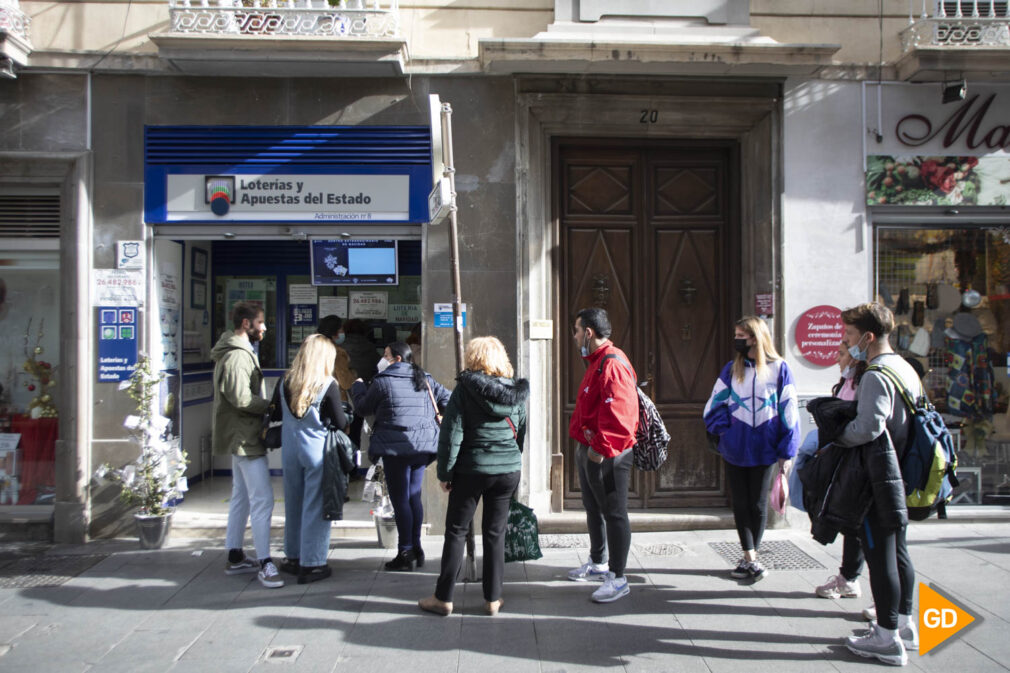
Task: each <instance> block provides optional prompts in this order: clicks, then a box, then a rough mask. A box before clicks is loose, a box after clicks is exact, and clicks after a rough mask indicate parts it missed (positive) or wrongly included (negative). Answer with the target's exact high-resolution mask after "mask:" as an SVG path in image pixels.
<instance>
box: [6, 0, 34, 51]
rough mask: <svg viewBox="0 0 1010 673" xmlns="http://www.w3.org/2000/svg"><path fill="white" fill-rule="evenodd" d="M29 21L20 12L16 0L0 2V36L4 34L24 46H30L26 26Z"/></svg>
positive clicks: (19, 6)
mask: <svg viewBox="0 0 1010 673" xmlns="http://www.w3.org/2000/svg"><path fill="white" fill-rule="evenodd" d="M30 23H31V19H29V18H28V17H27V16H25V14H24V12H22V11H21V5H20V4H19V3H18V0H0V34H2V33H6V34H7V35H10V36H13V37H15V38H17V39H19V40H21V41H22V42H24V43H25V44H31V41H30V40H29V39H28V24H30Z"/></svg>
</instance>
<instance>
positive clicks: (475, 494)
mask: <svg viewBox="0 0 1010 673" xmlns="http://www.w3.org/2000/svg"><path fill="white" fill-rule="evenodd" d="M519 475H520V472H518V471H516V472H508V473H506V474H456V475H454V476H453V480H452V490H451V491H449V507H448V509H447V510H446V512H445V542H444V543H443V544H442V569H441V571H440V572H439V575H438V583H437V584H436V585H435V598H437V599H438V600H440V601H452V594H453V591H454V590H455V588H456V577H457V575H459V569H460V567H461V566H462V564H463V550H464V546H465V544H466V533H467V530H468V529H469V527H470V521H471V520H472V519H473V515H474V512H476V511H477V503H478V502H480V499H481V498H482V497H483V498H484V518H483V520H482V521H481V539H482V540H483V543H484V565H483V568H484V571H483V578H482V581H483V584H484V600H486V601H496V600H498V599H499V598H501V583H502V576H503V575H504V573H505V524H506V523H507V522H508V515H509V502H510V501H511V500H512V494H513V493H515V490H516V487H517V486H518V485H519Z"/></svg>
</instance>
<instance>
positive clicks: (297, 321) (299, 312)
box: [290, 304, 317, 325]
mask: <svg viewBox="0 0 1010 673" xmlns="http://www.w3.org/2000/svg"><path fill="white" fill-rule="evenodd" d="M290 311H291V324H292V325H315V324H316V322H317V321H316V305H315V304H292V305H291V307H290Z"/></svg>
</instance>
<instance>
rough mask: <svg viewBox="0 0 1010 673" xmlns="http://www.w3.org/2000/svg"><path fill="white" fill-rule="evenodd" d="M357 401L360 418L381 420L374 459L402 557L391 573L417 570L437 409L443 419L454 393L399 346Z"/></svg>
mask: <svg viewBox="0 0 1010 673" xmlns="http://www.w3.org/2000/svg"><path fill="white" fill-rule="evenodd" d="M351 398H352V399H353V400H354V412H355V414H359V415H361V416H371V415H374V416H375V422H374V423H373V425H372V428H373V429H372V437H371V441H370V443H369V445H368V457H369V459H370V460H371V461H372V462H375V461H377V460H379V458H382V466H383V470H384V471H385V474H386V485H387V486H388V487H389V499H390V501H391V502H392V504H393V514H394V515H395V516H396V530H397V534H398V537H399V541H398V545H397V548H398V553H397V555H396V557H395V558H394V559H393V560H392V561H389V562H388V563H387V564H386V570H406V571H410V570H413V569H414V568H415V567H420V566H422V565H424V551H423V550H422V549H421V523H422V522H423V521H424V507H423V505H422V504H421V483H422V481H423V480H424V468H425V467H427V466H428V465H429V464H430V463H431V462H432V461H433V460H435V452H436V451H437V442H438V422H437V421H436V420H435V411H436V407H437V409H438V413H439V414H441V413H442V410H444V409H445V405H446V404H447V403H448V402H449V391H448V390H446V389H445V388H444V387H442V385H441V384H440V383H439V382H438V381H436V380H435V379H433V378H432V377H431V375H430V374H427V373H426V372H425V371H424V370H423V369H421V368H420V367H418V366H417V365H416V364H414V362H413V357H412V356H411V352H410V346H408V345H407V344H405V343H403V342H401V341H397V342H395V343H391V344H389V345H388V346H386V350H385V351H384V352H383V354H382V359H381V360H379V363H378V374H376V375H375V377H374V378H373V379H372V383H371V384H370V385H368V386H366V385H365V383H364V381H362V380H361V379H358V380H357V381H355V382H354V385H352V386H351Z"/></svg>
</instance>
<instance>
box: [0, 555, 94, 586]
mask: <svg viewBox="0 0 1010 673" xmlns="http://www.w3.org/2000/svg"><path fill="white" fill-rule="evenodd" d="M107 557H108V554H67V555H63V556H60V555H51V556H45V555H43V556H30V557H26V558H19V559H16V560H14V561H10V562H8V563H5V564H3V565H0V588H2V589H29V588H34V587H58V586H60V585H61V584H63V583H65V582H67V581H68V580H70V579H72V578H74V577H77V576H78V575H80V574H81V573H83V572H84V571H85V570H88V569H89V568H91V567H92V566H94V565H96V564H97V563H99V562H100V561H102V560H104V559H105V558H107Z"/></svg>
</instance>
